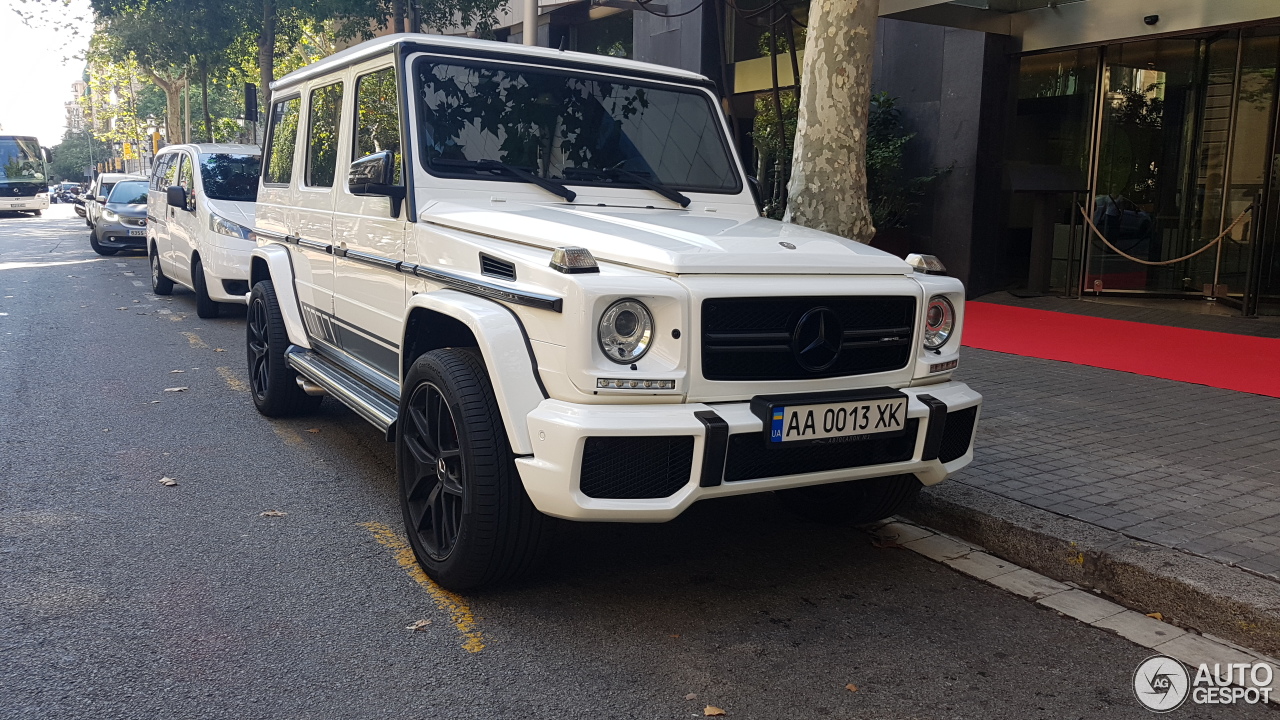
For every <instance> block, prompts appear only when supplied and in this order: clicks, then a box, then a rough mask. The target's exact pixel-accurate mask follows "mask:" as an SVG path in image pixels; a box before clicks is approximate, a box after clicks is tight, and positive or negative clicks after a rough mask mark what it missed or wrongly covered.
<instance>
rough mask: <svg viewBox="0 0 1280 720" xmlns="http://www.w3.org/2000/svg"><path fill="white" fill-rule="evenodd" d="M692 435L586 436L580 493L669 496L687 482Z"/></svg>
mask: <svg viewBox="0 0 1280 720" xmlns="http://www.w3.org/2000/svg"><path fill="white" fill-rule="evenodd" d="M692 469H693V437H692V436H689V435H672V436H658V437H589V438H587V444H586V448H585V449H584V450H583V452H582V480H581V488H582V494H584V495H586V496H587V497H592V498H599V499H612V500H636V499H640V498H664V497H670V496H671V495H672V494H673V493H675V491H677V490H679V489H680V488H682V487H684V486H685V485H687V484H688V483H689V477H690V473H691V471H692Z"/></svg>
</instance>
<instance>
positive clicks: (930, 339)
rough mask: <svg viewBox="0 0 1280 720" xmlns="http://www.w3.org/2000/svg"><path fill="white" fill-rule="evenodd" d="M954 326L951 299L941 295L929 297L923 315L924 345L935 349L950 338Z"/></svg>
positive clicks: (954, 314) (926, 347)
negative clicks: (927, 307)
mask: <svg viewBox="0 0 1280 720" xmlns="http://www.w3.org/2000/svg"><path fill="white" fill-rule="evenodd" d="M955 326H956V309H955V307H954V306H952V304H951V301H950V300H948V299H946V298H945V297H943V296H941V295H935V296H934V297H932V298H930V299H929V309H928V311H927V312H925V316H924V347H925V349H926V350H937V349H938V348H940V347H942V346H943V345H946V344H947V340H949V339H951V330H952V329H953V328H955Z"/></svg>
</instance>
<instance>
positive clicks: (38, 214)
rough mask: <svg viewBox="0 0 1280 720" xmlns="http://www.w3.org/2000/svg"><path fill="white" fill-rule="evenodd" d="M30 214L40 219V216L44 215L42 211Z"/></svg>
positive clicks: (34, 211)
mask: <svg viewBox="0 0 1280 720" xmlns="http://www.w3.org/2000/svg"><path fill="white" fill-rule="evenodd" d="M31 214H32V215H35V216H36V217H40V216H41V215H43V214H44V211H43V210H33V211H31Z"/></svg>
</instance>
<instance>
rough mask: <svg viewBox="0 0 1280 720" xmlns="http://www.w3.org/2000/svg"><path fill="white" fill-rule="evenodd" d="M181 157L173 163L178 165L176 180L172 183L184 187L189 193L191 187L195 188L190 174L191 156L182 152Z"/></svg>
mask: <svg viewBox="0 0 1280 720" xmlns="http://www.w3.org/2000/svg"><path fill="white" fill-rule="evenodd" d="M181 158H182V160H180V161H179V162H177V163H174V164H175V165H178V166H179V167H178V181H177V182H176V183H174V184H175V185H178V186H179V187H182V188H185V189H186V191H187V192H188V193H190V192H191V191H192V190H193V189H195V186H196V184H195V181H194V180H193V179H192V175H191V156H190V155H188V154H186V153H182V155H181Z"/></svg>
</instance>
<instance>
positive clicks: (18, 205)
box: [9, 203, 26, 207]
mask: <svg viewBox="0 0 1280 720" xmlns="http://www.w3.org/2000/svg"><path fill="white" fill-rule="evenodd" d="M23 205H26V203H9V207H22V206H23Z"/></svg>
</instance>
